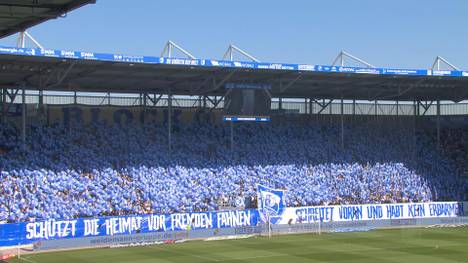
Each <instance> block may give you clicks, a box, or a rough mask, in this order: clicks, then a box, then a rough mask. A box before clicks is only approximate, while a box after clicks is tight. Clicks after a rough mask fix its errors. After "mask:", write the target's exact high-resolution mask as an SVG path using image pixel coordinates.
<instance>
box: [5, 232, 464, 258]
mask: <svg viewBox="0 0 468 263" xmlns="http://www.w3.org/2000/svg"><path fill="white" fill-rule="evenodd" d="M24 258H25V259H24V261H23V260H13V261H12V262H23V263H24V262H29V263H41V262H67V263H74V262H89V263H90V262H103V263H118V262H135V263H146V262H268V263H274V262H281V263H295V262H373V263H385V262H411V263H416V262H424V263H429V262H468V228H432V229H398V230H377V231H371V232H361V233H331V234H322V235H317V234H301V235H287V236H275V237H272V238H271V239H268V238H267V237H252V238H248V239H238V240H224V241H192V242H186V243H179V244H165V245H155V246H146V247H132V248H105V249H91V250H78V251H70V252H60V253H47V254H36V255H28V256H24Z"/></svg>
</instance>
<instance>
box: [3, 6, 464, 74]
mask: <svg viewBox="0 0 468 263" xmlns="http://www.w3.org/2000/svg"><path fill="white" fill-rule="evenodd" d="M467 12H468V1H467V0H445V1H440V0H391V1H390V0H387V1H378V0H322V1H315V0H297V1H294V0H290V1H279V0H278V1H276V0H270V1H267V0H255V1H254V0H236V1H220V0H199V1H190V0H189V1H187V0H185V1H183V0H170V1H156V0H132V1H128V0H127V1H124V0H97V3H96V4H95V5H88V6H86V7H83V8H81V9H78V10H75V11H73V12H72V13H70V14H68V15H67V17H66V18H60V19H56V20H52V21H49V22H46V23H44V24H41V25H39V26H36V27H34V28H31V29H30V30H29V32H30V33H31V34H32V35H33V36H34V37H35V38H36V39H37V40H38V41H39V42H40V43H41V44H42V45H43V46H45V47H47V48H52V49H68V50H86V51H94V52H108V53H125V54H130V55H155V56H159V54H160V52H161V50H162V48H163V46H164V44H165V42H166V41H167V40H172V41H174V42H176V43H178V44H179V45H181V46H182V47H184V48H185V49H187V50H188V51H190V52H191V53H192V54H193V55H195V56H196V57H199V58H221V57H222V55H223V53H224V51H225V50H226V48H227V46H228V45H229V43H234V44H236V45H237V46H239V47H241V48H243V49H244V50H246V51H248V52H249V53H251V54H252V55H254V56H256V57H257V58H258V59H260V60H262V61H269V62H289V63H310V64H331V62H332V61H333V59H334V57H335V56H336V55H337V54H338V52H339V51H340V50H346V51H348V52H350V53H352V54H354V55H356V56H358V57H361V58H363V59H365V60H367V61H369V62H370V63H372V64H374V65H376V66H382V67H402V68H428V67H430V65H431V64H432V62H433V60H434V58H435V57H436V56H437V55H440V56H442V57H444V58H446V59H447V60H449V61H450V62H452V63H453V64H455V65H457V66H458V67H460V68H462V69H468V30H467V29H468V26H467V25H468V13H467ZM14 44H15V40H14V37H9V38H6V39H3V40H0V45H8V46H11V45H14Z"/></svg>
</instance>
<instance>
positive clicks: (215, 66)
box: [0, 1, 468, 249]
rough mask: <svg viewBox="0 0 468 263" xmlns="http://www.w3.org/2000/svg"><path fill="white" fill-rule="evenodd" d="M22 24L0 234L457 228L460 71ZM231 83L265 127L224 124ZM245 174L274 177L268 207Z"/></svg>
mask: <svg viewBox="0 0 468 263" xmlns="http://www.w3.org/2000/svg"><path fill="white" fill-rule="evenodd" d="M63 2H64V4H67V3H68V2H70V3H68V4H70V5H69V6H68V7H70V8H71V7H72V6H74V5H71V2H74V3H75V4H84V3H85V2H92V1H68V2H67V1H63ZM65 2H67V3H65ZM0 6H1V5H0ZM60 10H62V11H63V10H65V9H60ZM19 22H21V23H26V22H24V21H19ZM28 23H34V22H31V21H30V22H28ZM26 24H27V23H26ZM26 24H25V25H26ZM11 32H12V31H8V30H5V31H4V33H3V34H5V35H7V34H10V33H11ZM26 37H29V38H31V36H30V35H29V34H26V33H25V32H22V33H21V35H20V41H19V46H18V47H0V76H1V78H0V88H1V92H2V93H1V96H0V98H1V104H2V126H1V129H0V135H1V137H0V146H1V157H2V159H1V163H0V165H1V169H0V172H1V174H0V175H1V178H2V183H1V184H0V186H1V187H2V192H1V193H2V195H3V198H2V199H1V200H2V201H1V202H0V220H4V221H6V224H3V225H1V227H0V229H1V232H0V246H9V245H18V244H27V245H28V246H34V247H35V248H37V249H50V248H64V247H66V248H68V247H85V246H94V245H96V246H109V245H115V244H128V243H145V242H161V241H164V240H168V239H170V240H181V239H194V238H212V237H218V236H220V235H221V236H230V235H245V234H262V233H265V232H271V231H277V232H278V233H287V232H311V231H312V232H315V231H321V230H320V229H324V230H326V231H346V230H347V229H349V228H353V227H354V228H355V229H356V228H358V229H361V230H369V229H373V228H381V227H395V226H401V225H409V226H421V225H434V224H443V223H444V222H446V223H447V222H448V223H450V224H466V217H463V216H465V215H466V212H465V209H464V207H465V203H463V200H466V198H467V192H468V191H467V189H468V176H467V172H468V165H467V163H466V159H463V158H465V157H466V156H467V155H466V154H467V152H466V138H467V134H466V127H467V123H468V119H467V115H468V104H466V103H465V102H463V101H465V100H467V99H468V88H467V87H468V71H463V70H459V69H457V68H455V67H454V66H453V65H451V64H450V63H448V62H447V61H445V60H443V59H442V58H438V59H437V60H436V62H435V63H434V65H433V67H432V68H431V69H398V68H376V67H374V66H373V65H371V64H369V63H367V62H366V61H363V60H361V59H359V58H357V57H354V56H352V55H350V54H348V53H345V52H342V53H340V55H339V56H338V57H337V59H335V61H334V62H333V65H328V66H327V65H312V64H289V63H267V62H260V61H258V60H257V59H256V58H255V57H253V56H251V55H249V54H248V53H246V52H245V51H243V50H242V49H240V48H238V47H236V46H233V45H231V46H230V47H229V48H228V50H227V52H226V54H225V56H224V58H223V59H220V60H216V59H198V58H195V57H194V56H193V55H192V54H190V53H189V52H187V51H186V50H185V49H183V48H181V47H180V46H178V45H177V44H175V43H173V42H168V44H167V45H166V46H165V47H164V50H163V53H162V54H161V56H160V57H153V56H131V55H124V54H106V53H95V52H89V51H68V50H50V49H46V48H43V47H38V48H27V47H25V46H24V43H25V38H26ZM36 44H37V43H36ZM175 50H178V52H180V53H181V54H183V55H184V56H185V57H174V56H173V54H174V51H175ZM235 52H238V53H240V54H241V55H243V56H244V57H246V58H248V59H249V60H251V61H237V60H234V55H233V54H234V53H235ZM346 58H348V59H352V60H354V61H355V62H358V63H360V64H362V65H363V66H360V67H355V66H346V65H345V63H344V62H345V59H346ZM440 63H445V64H447V66H448V67H449V68H450V69H448V70H445V69H442V68H440ZM229 85H231V86H236V85H237V86H244V87H246V86H247V87H253V88H251V89H256V88H257V86H261V87H262V90H263V91H264V92H265V93H266V94H267V95H268V97H269V98H270V99H271V107H270V110H271V111H270V112H269V116H268V117H271V122H270V123H261V124H260V123H253V124H252V123H236V124H234V123H233V122H232V121H231V122H223V116H224V115H225V106H226V105H225V104H228V103H227V102H226V101H227V99H226V98H227V97H228V96H229V95H230V94H231V93H232V92H233V91H232V90H233V89H232V88H229V87H228V86H229ZM263 87H267V88H263ZM224 120H225V119H224ZM257 184H263V185H267V186H268V187H271V188H278V189H281V190H287V191H286V194H285V195H284V197H283V196H282V195H281V196H280V195H277V196H275V195H273V192H274V191H273V190H272V191H271V193H270V194H271V196H273V197H272V199H271V200H274V202H273V201H272V203H271V207H270V208H271V211H273V212H274V213H276V214H273V215H270V214H268V216H267V217H265V216H262V214H261V212H260V210H259V209H257V199H256V198H257V196H258V194H259V193H258V192H257V189H256V185H257ZM281 190H277V191H281ZM283 198H284V199H283ZM271 200H270V201H271ZM283 204H284V205H283ZM270 216H271V218H274V219H275V220H274V221H271V219H270ZM265 218H268V222H265ZM271 223H272V224H273V225H275V226H274V227H273V228H272V227H271V225H270V224H271ZM317 229H318V230H317Z"/></svg>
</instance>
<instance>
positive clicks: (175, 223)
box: [0, 209, 260, 247]
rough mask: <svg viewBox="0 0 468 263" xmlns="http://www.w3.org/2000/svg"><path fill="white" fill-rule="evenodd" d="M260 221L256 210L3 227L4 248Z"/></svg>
mask: <svg viewBox="0 0 468 263" xmlns="http://www.w3.org/2000/svg"><path fill="white" fill-rule="evenodd" d="M258 218H259V216H258V212H257V210H255V209H253V210H231V211H219V212H200V213H175V214H162V215H157V214H154V215H136V216H114V217H100V218H80V219H74V220H48V221H39V222H30V223H27V222H25V223H15V224H3V225H2V224H0V247H2V246H12V245H17V244H29V243H32V242H34V241H38V240H51V239H61V238H79V237H95V236H96V237H97V236H114V235H121V234H139V233H151V232H166V231H189V230H192V229H193V230H197V229H215V228H231V227H245V226H256V225H257V224H259V223H260V222H259V220H258Z"/></svg>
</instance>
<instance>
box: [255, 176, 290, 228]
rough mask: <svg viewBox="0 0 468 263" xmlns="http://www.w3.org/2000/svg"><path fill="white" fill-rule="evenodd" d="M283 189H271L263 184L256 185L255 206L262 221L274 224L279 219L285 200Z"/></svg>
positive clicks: (284, 206) (283, 209)
mask: <svg viewBox="0 0 468 263" xmlns="http://www.w3.org/2000/svg"><path fill="white" fill-rule="evenodd" d="M284 192H285V191H284V190H280V189H272V188H269V187H266V186H263V185H257V207H258V212H259V214H260V218H261V219H262V221H263V222H268V221H269V222H270V223H271V224H276V223H278V222H279V221H280V220H281V216H282V215H283V213H284V211H285V208H286V202H285V200H284Z"/></svg>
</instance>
